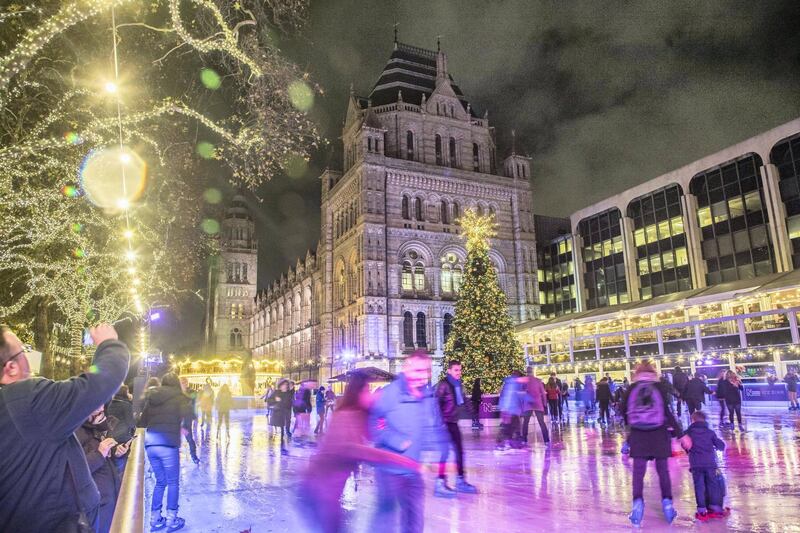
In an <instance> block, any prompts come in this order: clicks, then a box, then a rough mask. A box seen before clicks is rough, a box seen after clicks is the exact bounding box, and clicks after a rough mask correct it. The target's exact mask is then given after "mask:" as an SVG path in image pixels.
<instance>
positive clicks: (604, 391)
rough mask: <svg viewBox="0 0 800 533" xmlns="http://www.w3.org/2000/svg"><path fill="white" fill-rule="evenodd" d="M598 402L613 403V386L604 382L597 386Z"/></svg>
mask: <svg viewBox="0 0 800 533" xmlns="http://www.w3.org/2000/svg"><path fill="white" fill-rule="evenodd" d="M597 401H598V402H611V386H610V385H609V384H608V383H603V382H602V381H601V382H600V383H598V384H597Z"/></svg>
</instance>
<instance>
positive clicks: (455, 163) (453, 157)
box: [450, 137, 458, 167]
mask: <svg viewBox="0 0 800 533" xmlns="http://www.w3.org/2000/svg"><path fill="white" fill-rule="evenodd" d="M450 166H451V167H457V166H458V158H456V140H455V138H453V137H450Z"/></svg>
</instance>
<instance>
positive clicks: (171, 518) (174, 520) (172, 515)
mask: <svg viewBox="0 0 800 533" xmlns="http://www.w3.org/2000/svg"><path fill="white" fill-rule="evenodd" d="M185 525H186V520H184V519H183V518H181V517H180V516H178V510H177V509H167V531H178V530H179V529H182V528H183V526H185Z"/></svg>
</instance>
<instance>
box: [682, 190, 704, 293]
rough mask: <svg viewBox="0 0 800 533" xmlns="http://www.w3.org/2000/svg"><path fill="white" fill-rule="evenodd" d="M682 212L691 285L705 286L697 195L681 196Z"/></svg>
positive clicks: (699, 287) (697, 287) (696, 287)
mask: <svg viewBox="0 0 800 533" xmlns="http://www.w3.org/2000/svg"><path fill="white" fill-rule="evenodd" d="M681 211H682V213H683V230H684V232H685V234H686V255H687V256H688V258H689V269H690V270H691V272H692V287H694V288H695V289H702V288H704V287H706V262H705V261H703V251H702V250H703V249H702V246H701V243H702V242H703V234H702V232H701V231H700V226H699V224H698V223H697V197H696V196H695V195H693V194H684V195H683V196H681Z"/></svg>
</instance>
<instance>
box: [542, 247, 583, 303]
mask: <svg viewBox="0 0 800 533" xmlns="http://www.w3.org/2000/svg"><path fill="white" fill-rule="evenodd" d="M538 255H539V276H538V277H539V297H540V299H541V312H542V317H544V318H552V317H555V316H560V315H566V314H569V313H574V312H576V311H577V310H578V300H577V293H576V289H575V269H574V264H573V262H572V238H571V237H567V238H564V239H559V240H557V241H553V242H550V243H546V244H543V245H541V246H540V247H539V249H538Z"/></svg>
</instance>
